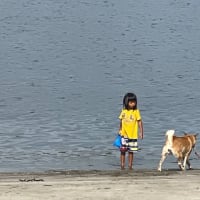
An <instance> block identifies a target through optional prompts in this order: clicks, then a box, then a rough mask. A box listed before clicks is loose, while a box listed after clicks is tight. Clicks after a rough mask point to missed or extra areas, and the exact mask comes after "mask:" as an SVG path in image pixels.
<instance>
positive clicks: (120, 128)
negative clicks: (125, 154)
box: [119, 119, 122, 134]
mask: <svg viewBox="0 0 200 200" xmlns="http://www.w3.org/2000/svg"><path fill="white" fill-rule="evenodd" d="M121 130H122V120H121V119H120V124H119V134H120V133H121Z"/></svg>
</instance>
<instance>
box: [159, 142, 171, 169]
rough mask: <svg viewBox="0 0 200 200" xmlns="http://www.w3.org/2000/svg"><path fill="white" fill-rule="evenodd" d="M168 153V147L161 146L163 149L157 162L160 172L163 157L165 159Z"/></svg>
mask: <svg viewBox="0 0 200 200" xmlns="http://www.w3.org/2000/svg"><path fill="white" fill-rule="evenodd" d="M168 154H169V152H168V148H167V146H166V145H165V146H164V147H163V150H162V154H161V159H160V162H159V165H158V171H160V172H161V171H162V164H163V162H164V161H165V159H166V157H167V155H168Z"/></svg>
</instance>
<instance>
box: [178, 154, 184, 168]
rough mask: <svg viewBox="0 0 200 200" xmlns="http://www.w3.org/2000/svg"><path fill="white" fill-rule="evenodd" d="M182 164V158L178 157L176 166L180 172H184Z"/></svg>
mask: <svg viewBox="0 0 200 200" xmlns="http://www.w3.org/2000/svg"><path fill="white" fill-rule="evenodd" d="M182 162H183V158H182V157H178V166H179V168H180V169H181V170H184V166H183V164H182Z"/></svg>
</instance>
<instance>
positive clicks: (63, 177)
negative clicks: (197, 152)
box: [0, 170, 200, 200]
mask: <svg viewBox="0 0 200 200" xmlns="http://www.w3.org/2000/svg"><path fill="white" fill-rule="evenodd" d="M0 191H1V193H0V199H1V200H12V199H13V200H16V199H17V200H40V199H41V200H44V199H48V200H61V199H62V200H66V199H70V200H74V199H76V200H78V199H85V200H86V199H87V200H88V199H91V200H93V199H108V200H114V199H117V200H120V199H136V198H137V199H143V200H147V199H148V200H161V199H162V200H172V199H181V200H188V199H190V200H199V199H200V170H190V171H185V172H181V171H176V170H170V171H163V172H157V171H154V170H136V171H135V170H134V171H128V170H124V171H120V170H119V171H118V170H113V171H96V170H93V171H91V170H90V171H76V170H75V171H48V172H44V173H0Z"/></svg>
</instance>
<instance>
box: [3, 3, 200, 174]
mask: <svg viewBox="0 0 200 200" xmlns="http://www.w3.org/2000/svg"><path fill="white" fill-rule="evenodd" d="M199 12H200V2H199V1H195V0H183V1H175V0H169V1H155V0H148V1H145V0H140V1H132V0H127V1H121V0H109V1H107V0H100V1H97V0H92V1H91V0H44V1H42V0H34V1H33V0H18V1H14V0H2V1H1V2H0V27H1V29H0V44H1V48H0V72H1V73H0V171H45V170H50V169H63V170H65V169H118V168H119V152H118V150H116V149H115V148H114V147H113V146H112V142H113V140H114V138H115V135H116V134H117V131H118V127H119V120H118V115H119V113H120V109H121V107H122V98H123V95H124V94H125V93H126V92H127V91H133V92H135V93H136V94H137V96H138V101H139V102H138V104H139V108H140V110H141V114H142V117H143V122H144V130H145V132H144V134H145V138H144V140H143V141H140V143H139V144H140V147H141V148H142V150H141V151H140V152H138V153H137V154H135V163H134V167H135V168H137V169H154V168H156V167H157V164H158V161H159V159H160V153H161V148H162V145H163V142H164V134H165V131H166V130H167V129H176V131H177V134H178V135H181V134H183V132H195V133H196V132H200V126H199V124H200V123H199V122H200V101H199V99H200V91H199V85H200V58H199V52H200V40H199V35H200V27H199V24H200V18H199ZM198 146H200V145H197V150H198ZM191 160H192V161H191V162H192V164H193V166H194V167H195V168H199V164H200V161H199V160H198V159H197V158H196V156H195V155H194V154H192V155H191ZM175 161H176V160H175V159H174V158H173V157H170V158H169V159H168V160H167V161H166V163H165V164H164V167H165V168H176V167H177V165H176V163H175Z"/></svg>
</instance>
